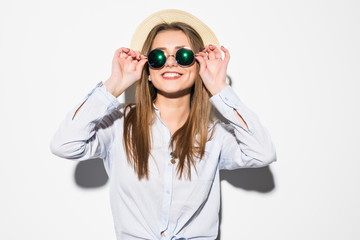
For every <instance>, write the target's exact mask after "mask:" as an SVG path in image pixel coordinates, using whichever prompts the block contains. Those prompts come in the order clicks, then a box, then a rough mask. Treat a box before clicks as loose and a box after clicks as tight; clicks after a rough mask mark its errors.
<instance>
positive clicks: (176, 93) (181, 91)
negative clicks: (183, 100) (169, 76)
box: [157, 86, 192, 98]
mask: <svg viewBox="0 0 360 240" xmlns="http://www.w3.org/2000/svg"><path fill="white" fill-rule="evenodd" d="M191 88H192V86H191V87H188V88H175V87H174V88H170V87H169V88H158V89H157V93H158V94H161V95H163V96H165V97H171V98H175V97H181V96H184V95H187V94H190V93H191Z"/></svg>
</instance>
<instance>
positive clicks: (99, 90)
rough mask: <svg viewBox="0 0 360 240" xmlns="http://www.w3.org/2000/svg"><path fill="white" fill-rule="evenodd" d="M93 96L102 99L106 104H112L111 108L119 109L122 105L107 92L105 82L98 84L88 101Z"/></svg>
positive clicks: (89, 94) (90, 93)
mask: <svg viewBox="0 0 360 240" xmlns="http://www.w3.org/2000/svg"><path fill="white" fill-rule="evenodd" d="M91 95H95V96H97V98H99V99H101V100H102V101H103V102H104V103H105V104H110V107H114V108H118V107H119V105H120V103H119V101H118V99H117V98H116V97H115V96H114V95H112V94H111V93H110V92H108V91H107V89H106V86H105V85H103V82H99V83H98V84H96V86H95V88H93V89H92V90H91V91H90V92H89V93H88V95H87V96H86V99H88V98H89V97H90V96H91Z"/></svg>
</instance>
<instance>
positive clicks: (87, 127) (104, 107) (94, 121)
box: [50, 82, 120, 161]
mask: <svg viewBox="0 0 360 240" xmlns="http://www.w3.org/2000/svg"><path fill="white" fill-rule="evenodd" d="M119 106H120V103H119V101H118V100H117V98H115V97H114V96H113V95H112V94H110V93H109V92H108V91H107V90H106V87H105V86H104V85H103V86H102V82H100V83H98V84H97V86H96V87H95V88H94V89H93V90H92V91H91V92H90V93H89V94H88V95H87V96H86V97H85V99H84V100H83V101H82V102H81V103H80V104H78V105H77V106H76V107H75V108H74V109H72V110H71V111H70V112H69V113H68V114H67V115H66V117H65V119H64V120H63V121H62V122H61V124H60V126H59V128H58V130H57V131H56V133H55V135H54V137H53V139H52V140H51V143H50V149H51V152H52V153H53V154H55V155H57V156H59V157H62V158H66V159H73V160H78V161H82V160H87V159H93V158H102V159H104V158H105V157H106V154H107V151H108V149H109V147H110V145H111V143H112V140H113V134H114V133H113V131H112V128H113V125H114V124H113V123H112V122H113V121H114V120H115V119H116V116H119V114H114V113H115V112H116V110H117V108H118V107H119ZM79 107H81V108H80V109H79ZM78 109H79V111H78V112H77V113H76V111H77V110H78ZM75 113H76V116H75V117H74V115H75Z"/></svg>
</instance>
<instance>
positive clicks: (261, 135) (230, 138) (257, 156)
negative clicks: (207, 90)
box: [210, 86, 276, 170]
mask: <svg viewBox="0 0 360 240" xmlns="http://www.w3.org/2000/svg"><path fill="white" fill-rule="evenodd" d="M210 102H211V103H212V104H213V106H214V107H215V108H216V109H217V110H218V111H219V113H220V114H221V115H222V116H223V117H224V118H225V121H223V122H220V126H218V127H220V132H221V137H220V138H221V152H220V163H219V164H220V165H219V166H220V169H228V170H230V169H236V168H257V167H264V166H266V165H269V164H270V163H272V162H274V161H276V151H275V146H274V144H273V142H272V140H271V136H270V134H269V132H268V130H267V129H266V128H265V127H263V126H262V124H261V122H260V120H259V118H258V116H257V115H256V114H255V113H254V112H253V111H251V110H250V109H249V108H247V107H246V106H245V105H244V104H243V103H242V101H241V100H240V98H239V97H238V96H237V94H236V93H235V92H234V90H233V89H232V88H231V87H230V86H227V87H225V88H224V89H223V90H222V91H220V92H219V93H217V94H216V95H214V96H212V97H211V98H210ZM234 109H235V110H236V111H237V112H238V114H239V115H240V116H241V117H242V118H243V120H244V121H245V122H246V124H247V126H248V129H249V131H248V130H247V129H246V128H244V127H243V126H242V125H241V124H240V122H239V121H238V119H237V118H236V116H235V112H234Z"/></svg>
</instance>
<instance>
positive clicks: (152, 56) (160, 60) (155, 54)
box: [148, 49, 166, 68]
mask: <svg viewBox="0 0 360 240" xmlns="http://www.w3.org/2000/svg"><path fill="white" fill-rule="evenodd" d="M165 62H166V56H165V54H164V52H163V51H161V50H159V49H154V50H152V51H151V52H150V53H149V56H148V63H149V65H150V66H151V67H153V68H161V67H162V66H164V64H165Z"/></svg>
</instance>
